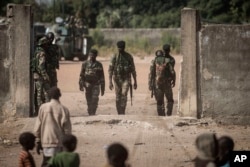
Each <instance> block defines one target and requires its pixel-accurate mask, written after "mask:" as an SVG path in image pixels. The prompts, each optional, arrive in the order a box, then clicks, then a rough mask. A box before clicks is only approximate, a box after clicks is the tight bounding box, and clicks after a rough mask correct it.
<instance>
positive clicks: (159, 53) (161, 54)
mask: <svg viewBox="0 0 250 167" xmlns="http://www.w3.org/2000/svg"><path fill="white" fill-rule="evenodd" d="M155 56H157V57H158V56H163V51H162V50H157V51H156V52H155Z"/></svg>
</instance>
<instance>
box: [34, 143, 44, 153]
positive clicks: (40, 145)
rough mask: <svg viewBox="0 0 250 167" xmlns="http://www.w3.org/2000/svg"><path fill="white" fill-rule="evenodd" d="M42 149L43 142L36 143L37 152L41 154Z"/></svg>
mask: <svg viewBox="0 0 250 167" xmlns="http://www.w3.org/2000/svg"><path fill="white" fill-rule="evenodd" d="M40 150H43V148H42V144H41V142H37V143H36V152H37V154H38V155H40Z"/></svg>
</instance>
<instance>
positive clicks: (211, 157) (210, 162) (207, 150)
mask: <svg viewBox="0 0 250 167" xmlns="http://www.w3.org/2000/svg"><path fill="white" fill-rule="evenodd" d="M195 144H196V148H197V150H198V155H197V156H196V158H195V160H194V163H195V165H194V166H195V167H215V166H216V163H215V160H216V157H217V155H218V141H217V138H216V136H215V134H212V133H204V134H201V135H199V136H198V137H197V138H196V142H195Z"/></svg>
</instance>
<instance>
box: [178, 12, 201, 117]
mask: <svg viewBox="0 0 250 167" xmlns="http://www.w3.org/2000/svg"><path fill="white" fill-rule="evenodd" d="M199 28H200V20H199V12H198V11H197V10H195V9H190V8H184V9H182V11H181V55H182V56H183V62H182V64H181V75H180V76H181V78H180V79H181V81H180V92H179V106H178V113H179V115H180V116H184V117H197V116H198V115H197V113H198V99H197V98H198V85H199V84H198V82H197V81H198V79H197V74H198V68H199V63H198V60H199V59H198V33H197V31H199Z"/></svg>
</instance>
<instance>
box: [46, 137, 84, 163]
mask: <svg viewBox="0 0 250 167" xmlns="http://www.w3.org/2000/svg"><path fill="white" fill-rule="evenodd" d="M62 144H63V152H60V153H57V154H56V155H55V156H53V157H52V158H51V159H50V160H49V162H48V164H49V167H61V166H69V167H79V166H80V157H79V154H78V153H74V152H73V151H75V149H76V145H77V138H76V136H74V135H72V134H67V135H64V137H63V140H62Z"/></svg>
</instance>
